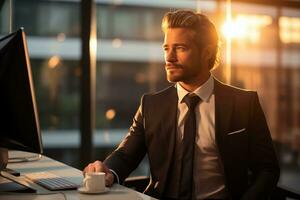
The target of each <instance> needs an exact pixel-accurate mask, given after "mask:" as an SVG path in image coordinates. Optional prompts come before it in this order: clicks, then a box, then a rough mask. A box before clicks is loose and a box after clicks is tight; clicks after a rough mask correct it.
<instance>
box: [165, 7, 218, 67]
mask: <svg viewBox="0 0 300 200" xmlns="http://www.w3.org/2000/svg"><path fill="white" fill-rule="evenodd" d="M161 27H162V30H163V32H164V33H165V32H166V30H167V29H168V28H188V29H191V30H193V31H195V33H196V38H197V39H196V40H197V44H198V46H199V47H200V48H203V47H205V46H207V45H211V46H212V47H213V50H214V54H213V56H212V57H211V58H210V60H209V69H210V70H211V69H213V67H214V66H215V65H216V63H217V61H218V59H217V54H218V44H219V36H218V33H217V31H216V28H215V26H214V24H213V23H212V22H211V21H210V20H209V19H208V18H207V17H206V16H205V15H203V14H201V13H196V12H194V11H191V10H176V11H172V12H168V13H166V14H165V16H164V17H163V20H162V24H161Z"/></svg>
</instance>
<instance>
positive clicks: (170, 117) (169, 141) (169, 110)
mask: <svg viewBox="0 0 300 200" xmlns="http://www.w3.org/2000/svg"><path fill="white" fill-rule="evenodd" d="M159 103H160V106H159V107H160V110H159V112H160V113H161V115H160V116H161V118H160V119H161V122H160V124H161V131H160V134H159V137H157V138H156V139H157V144H161V145H160V146H157V147H156V148H157V149H161V151H160V152H159V153H160V154H162V156H163V157H164V162H162V163H163V166H161V169H162V170H160V171H159V173H160V174H159V177H161V179H160V181H159V183H158V185H159V187H158V188H159V190H160V192H162V191H164V188H165V185H166V181H167V177H168V172H169V171H170V170H169V169H170V167H171V162H172V158H173V154H174V149H175V138H176V132H177V109H178V108H177V103H178V95H177V90H176V88H175V87H174V86H173V87H171V88H169V89H168V90H167V91H166V93H165V94H164V96H162V99H161V101H160V102H159ZM161 141H163V143H161Z"/></svg>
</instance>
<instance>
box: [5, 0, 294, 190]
mask: <svg viewBox="0 0 300 200" xmlns="http://www.w3.org/2000/svg"><path fill="white" fill-rule="evenodd" d="M95 2H96V3H95V6H96V24H97V62H96V80H97V81H96V97H95V98H96V99H95V102H96V108H95V111H96V112H95V114H96V117H95V130H94V131H93V133H92V138H93V139H92V141H93V146H92V147H91V148H92V151H93V154H92V155H93V156H92V157H91V158H90V160H91V161H92V160H94V159H99V160H103V159H104V158H105V157H106V156H107V155H108V154H109V153H110V152H111V151H112V150H113V149H114V148H115V147H116V146H117V145H118V143H119V142H120V141H121V139H122V138H123V137H124V135H125V134H126V133H127V130H128V128H129V126H130V125H131V122H132V117H133V116H134V114H135V112H136V109H137V107H138V105H139V101H140V97H141V95H142V94H143V93H146V92H155V91H159V90H160V89H163V88H164V87H166V86H168V85H169V83H168V82H167V81H166V78H165V71H164V61H163V51H162V48H161V44H162V40H163V34H162V32H161V29H160V25H161V19H162V16H163V15H164V13H165V12H167V11H170V10H175V9H179V8H188V9H193V10H198V11H200V12H203V13H204V14H206V15H208V16H209V18H210V19H211V20H212V21H213V22H214V23H215V25H216V27H217V29H218V31H219V35H220V38H221V46H220V57H221V59H220V60H221V61H220V64H219V66H218V68H216V69H215V70H214V71H213V74H214V75H215V76H216V77H217V78H219V79H220V80H222V81H224V82H227V83H230V84H232V85H234V86H237V87H241V88H246V89H252V90H257V91H258V94H259V97H260V101H261V104H262V106H263V109H264V111H265V114H266V117H267V121H268V124H269V127H270V130H271V133H272V138H273V140H274V144H275V146H276V149H277V152H278V156H279V159H280V165H281V168H282V175H281V178H280V182H281V183H283V184H285V185H287V186H289V187H291V188H294V189H295V190H298V191H300V189H299V188H300V1H297V0H293V1H288V0H280V1H270V0H255V1H253V0H232V1H229V0H227V1H226V0H96V1H95ZM81 3H82V2H81V1H79V0H4V1H0V4H2V8H1V10H0V35H1V36H3V35H5V34H8V33H9V31H10V27H11V29H12V30H13V31H14V30H17V29H18V28H19V27H24V28H25V32H26V34H27V41H28V47H29V54H30V60H31V65H32V71H33V79H34V84H35V91H36V98H37V103H38V108H39V116H40V125H41V129H42V137H43V144H44V152H45V155H47V156H50V157H52V158H54V159H57V160H60V161H62V162H64V163H66V164H69V165H71V166H73V167H76V168H79V169H80V168H82V163H81V157H80V152H84V151H85V149H83V148H82V146H81V144H82V143H81V138H82V137H81V134H80V103H81V100H80V98H81V93H82V89H81V88H82V86H81V81H80V77H81V75H82V66H81V64H82V62H80V60H81V42H82V39H81V33H82V30H81V29H82V27H84V26H82V23H81V22H82V21H81V17H80V16H81V14H82V13H81ZM86 12H89V10H86ZM241 112H242V111H241ZM87 152H89V151H87ZM87 157H89V156H87ZM148 174H149V170H148V167H147V160H146V159H145V160H144V161H143V163H142V164H141V165H140V166H139V168H138V169H137V170H136V171H135V172H134V173H133V175H148Z"/></svg>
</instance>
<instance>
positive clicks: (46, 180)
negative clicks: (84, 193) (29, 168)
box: [25, 172, 79, 191]
mask: <svg viewBox="0 0 300 200" xmlns="http://www.w3.org/2000/svg"><path fill="white" fill-rule="evenodd" d="M25 176H26V177H27V178H28V179H30V180H31V181H33V182H34V183H36V184H38V185H40V186H42V187H44V188H46V189H48V190H51V191H56V190H73V189H77V188H78V187H79V185H77V184H75V183H72V182H70V181H68V180H66V179H64V178H63V177H60V176H57V175H56V174H52V173H50V172H34V173H27V174H25Z"/></svg>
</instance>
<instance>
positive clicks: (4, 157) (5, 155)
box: [0, 147, 8, 171]
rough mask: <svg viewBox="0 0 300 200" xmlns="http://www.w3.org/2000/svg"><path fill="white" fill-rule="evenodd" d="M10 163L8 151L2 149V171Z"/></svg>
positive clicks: (0, 164) (0, 163)
mask: <svg viewBox="0 0 300 200" xmlns="http://www.w3.org/2000/svg"><path fill="white" fill-rule="evenodd" d="M7 162H8V149H6V148H2V147H0V171H2V170H3V169H5V168H6V166H7Z"/></svg>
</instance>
